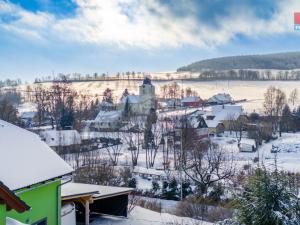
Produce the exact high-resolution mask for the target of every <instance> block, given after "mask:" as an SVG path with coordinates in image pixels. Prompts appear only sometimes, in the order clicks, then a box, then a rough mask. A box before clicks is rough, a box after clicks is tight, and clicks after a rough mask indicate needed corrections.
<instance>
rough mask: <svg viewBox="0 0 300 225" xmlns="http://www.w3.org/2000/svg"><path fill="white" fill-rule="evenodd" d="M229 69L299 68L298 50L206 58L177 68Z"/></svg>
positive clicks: (193, 69)
mask: <svg viewBox="0 0 300 225" xmlns="http://www.w3.org/2000/svg"><path fill="white" fill-rule="evenodd" d="M231 69H278V70H292V69H300V52H288V53H276V54H266V55H244V56H229V57H221V58H214V59H206V60H201V61H198V62H194V63H192V64H190V65H187V66H183V67H181V68H179V69H177V71H190V72H199V71H202V70H231Z"/></svg>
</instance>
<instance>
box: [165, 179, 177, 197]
mask: <svg viewBox="0 0 300 225" xmlns="http://www.w3.org/2000/svg"><path fill="white" fill-rule="evenodd" d="M166 199H168V200H179V199H180V197H179V189H178V183H177V180H176V179H175V178H174V177H173V178H172V179H171V181H170V183H169V186H168V189H167V193H166Z"/></svg>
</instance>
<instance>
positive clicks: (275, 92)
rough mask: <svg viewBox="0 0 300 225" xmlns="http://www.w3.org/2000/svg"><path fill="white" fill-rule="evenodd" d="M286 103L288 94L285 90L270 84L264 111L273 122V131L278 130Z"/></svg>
mask: <svg viewBox="0 0 300 225" xmlns="http://www.w3.org/2000/svg"><path fill="white" fill-rule="evenodd" d="M285 104H286V96H285V93H284V92H283V91H281V90H280V89H279V88H276V87H274V86H270V87H269V88H268V90H267V92H266V93H265V99H264V104H263V106H264V111H265V114H266V116H268V117H269V119H270V120H271V122H272V126H273V131H274V132H277V131H278V124H279V120H280V116H281V114H282V110H283V107H284V105H285Z"/></svg>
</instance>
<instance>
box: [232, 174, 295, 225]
mask: <svg viewBox="0 0 300 225" xmlns="http://www.w3.org/2000/svg"><path fill="white" fill-rule="evenodd" d="M296 189H297V188H296V187H294V185H292V182H291V180H290V179H289V176H288V175H287V174H285V173H279V172H277V170H275V172H272V173H270V172H268V171H267V170H266V169H257V170H256V171H255V174H254V175H253V176H252V177H251V178H250V179H249V181H248V183H247V185H246V187H245V190H244V193H243V194H242V196H241V197H239V198H238V200H237V202H238V204H237V207H238V216H237V221H238V222H239V223H241V224H243V225H300V201H299V198H298V197H297V195H296V193H297V190H296Z"/></svg>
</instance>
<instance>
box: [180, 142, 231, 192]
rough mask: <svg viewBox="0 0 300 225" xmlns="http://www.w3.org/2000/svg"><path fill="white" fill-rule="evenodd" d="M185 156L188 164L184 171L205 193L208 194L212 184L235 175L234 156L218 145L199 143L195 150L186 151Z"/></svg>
mask: <svg viewBox="0 0 300 225" xmlns="http://www.w3.org/2000/svg"><path fill="white" fill-rule="evenodd" d="M184 154H185V158H186V163H185V164H183V170H184V172H185V173H186V175H187V176H188V177H190V178H191V179H192V180H194V181H195V182H196V183H197V184H199V185H200V186H201V187H202V188H203V189H202V191H203V193H207V190H208V188H209V187H210V186H211V185H212V184H214V183H216V182H219V181H224V180H228V179H230V178H231V177H232V176H233V175H234V165H233V159H232V155H231V154H228V153H226V152H225V151H224V150H223V149H222V148H220V147H219V146H218V145H216V144H213V143H202V142H197V143H196V145H195V146H194V148H193V149H189V150H185V151H184Z"/></svg>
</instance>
